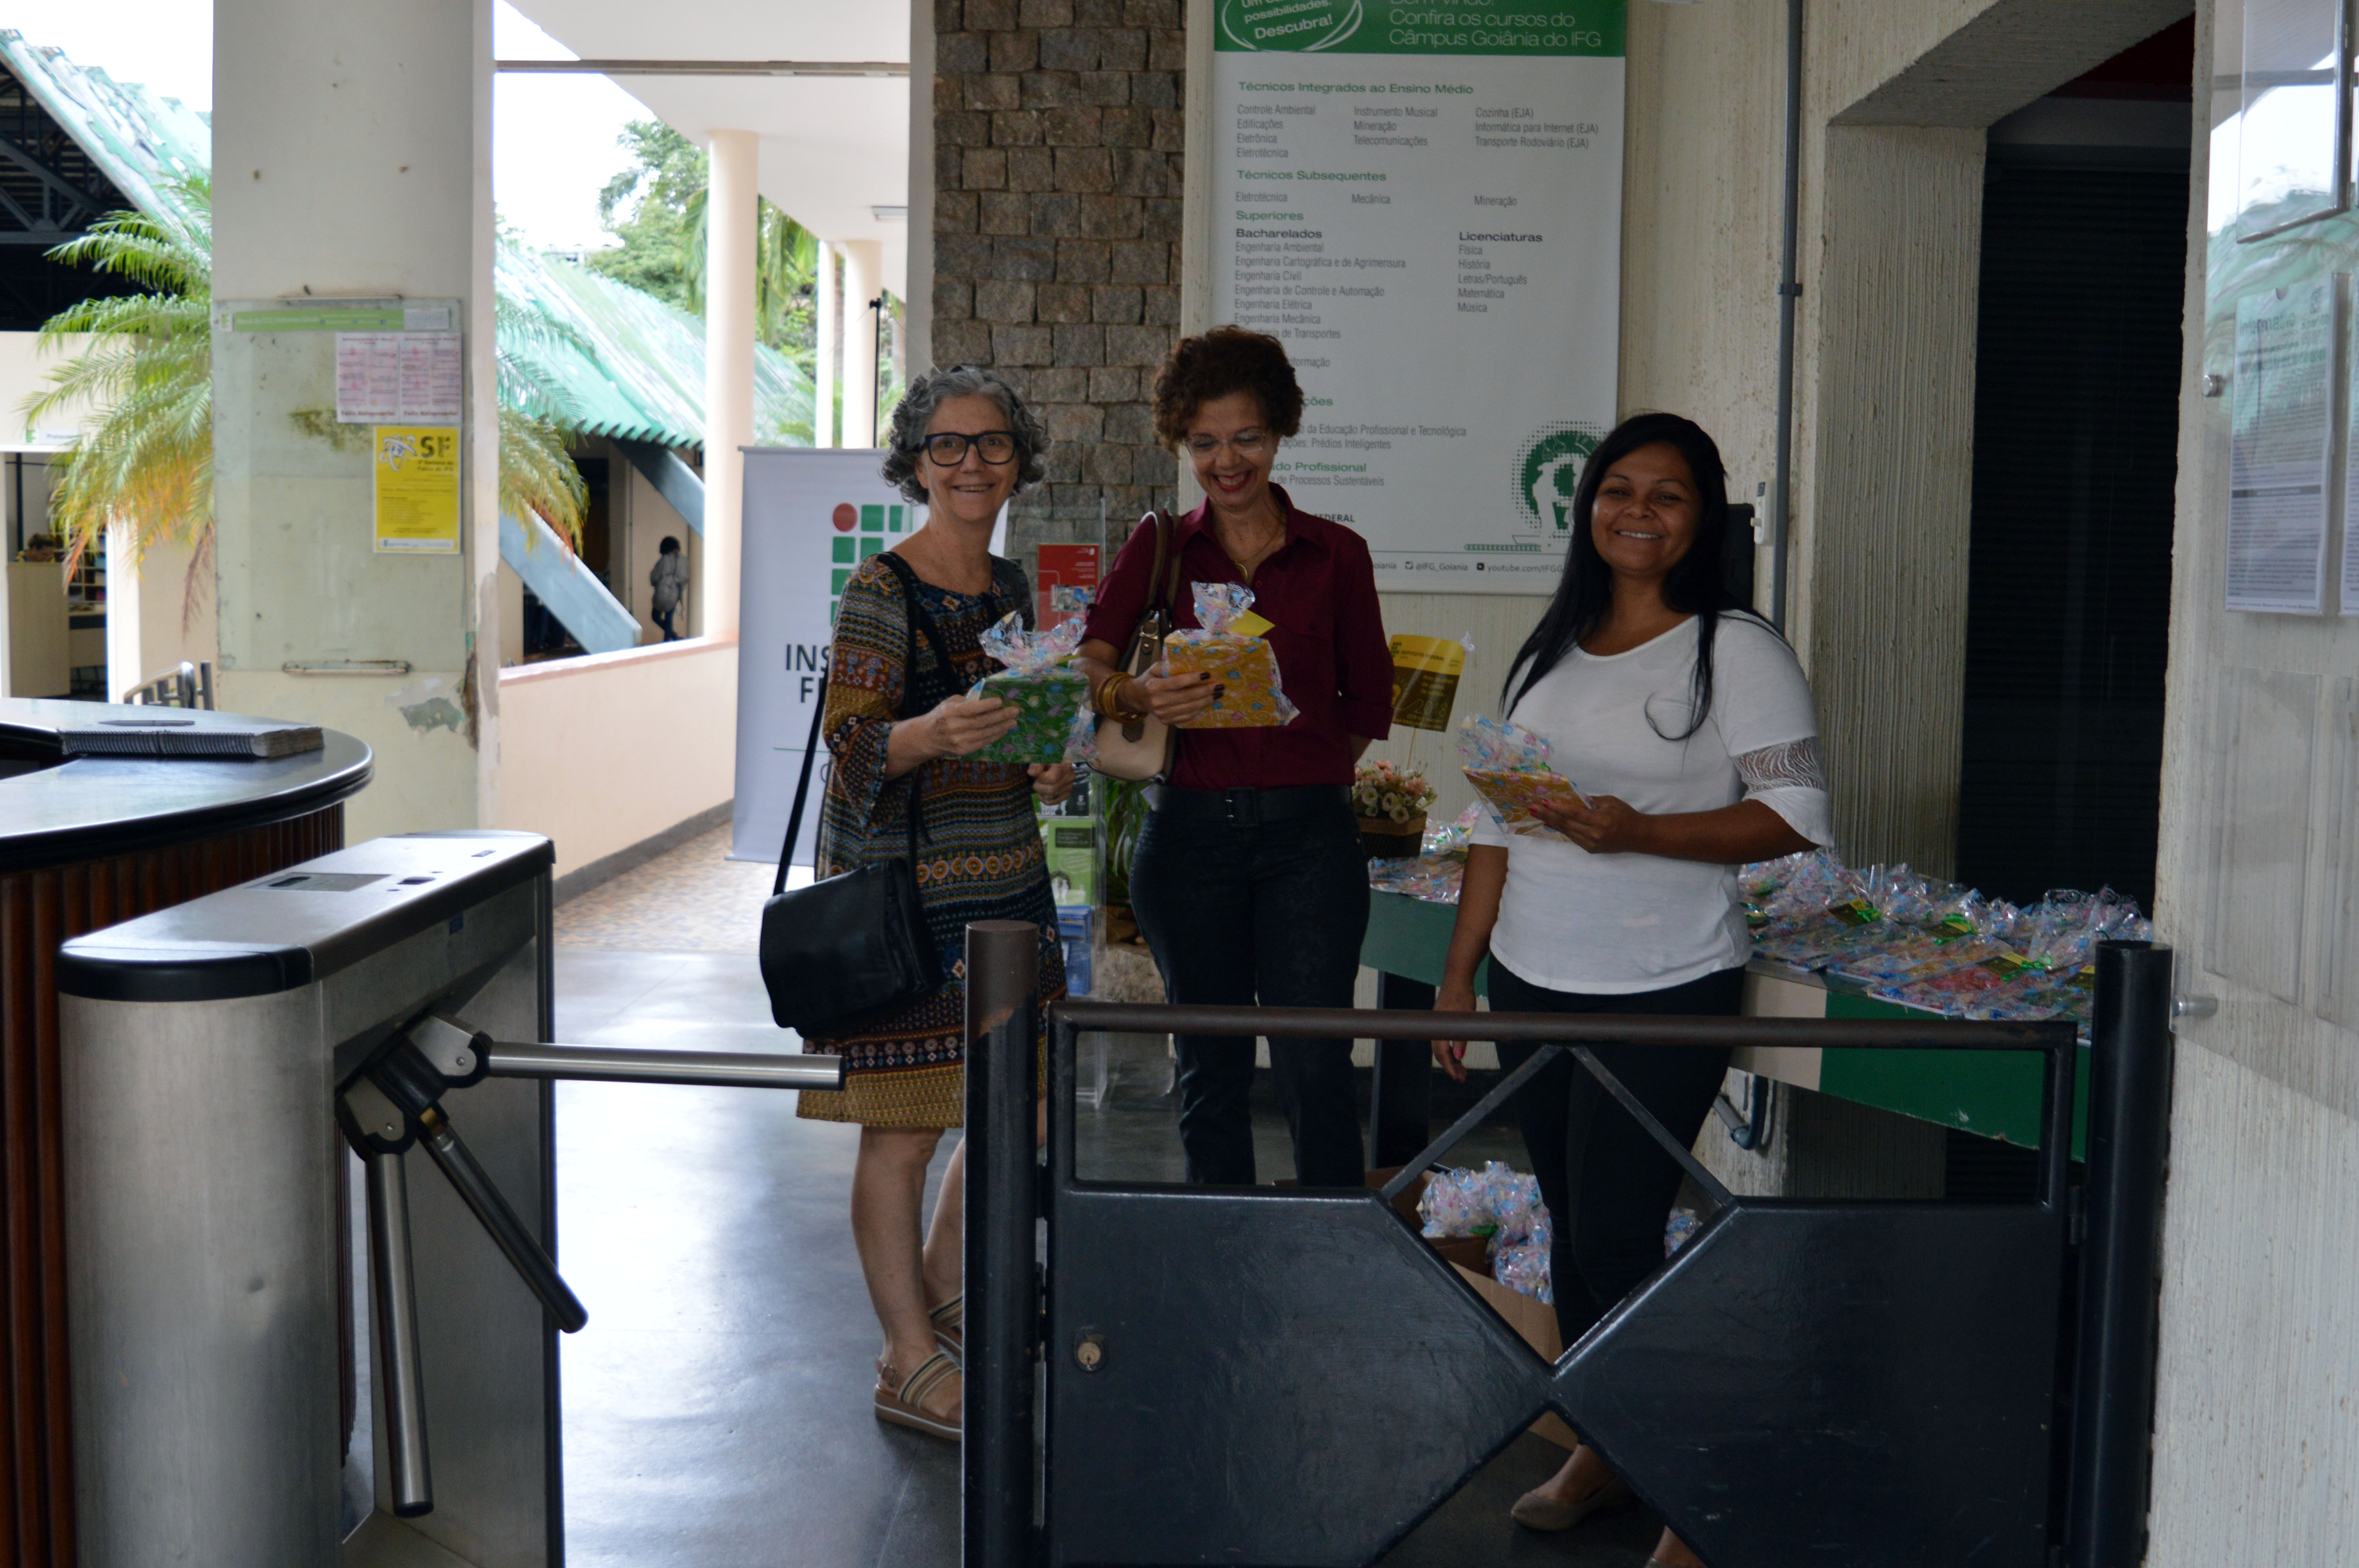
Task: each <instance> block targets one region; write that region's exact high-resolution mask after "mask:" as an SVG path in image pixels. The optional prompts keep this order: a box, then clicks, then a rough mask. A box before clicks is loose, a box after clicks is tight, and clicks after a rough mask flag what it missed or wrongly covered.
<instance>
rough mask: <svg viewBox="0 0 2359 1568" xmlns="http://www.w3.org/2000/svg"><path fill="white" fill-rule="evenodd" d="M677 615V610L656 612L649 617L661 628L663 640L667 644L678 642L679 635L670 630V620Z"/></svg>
mask: <svg viewBox="0 0 2359 1568" xmlns="http://www.w3.org/2000/svg"><path fill="white" fill-rule="evenodd" d="M678 613H679V611H677V610H658V611H654V612H653V613H652V614H651V616H650V619H651V620H653V621H654V622H655V623H656V624H657V625H658V626H660V627H662V628H663V640H664V641H665V642H667V643H677V642H679V633H677V632H675V631H673V630H672V629H671V618H672V617H673V616H674V615H677V614H678Z"/></svg>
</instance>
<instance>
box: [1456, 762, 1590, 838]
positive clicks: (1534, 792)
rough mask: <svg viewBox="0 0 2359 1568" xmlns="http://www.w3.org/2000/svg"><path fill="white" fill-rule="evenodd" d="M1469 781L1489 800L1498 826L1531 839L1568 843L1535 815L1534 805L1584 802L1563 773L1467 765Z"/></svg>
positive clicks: (1576, 804)
mask: <svg viewBox="0 0 2359 1568" xmlns="http://www.w3.org/2000/svg"><path fill="white" fill-rule="evenodd" d="M1465 773H1466V782H1467V783H1468V784H1473V786H1474V793H1475V794H1477V795H1481V796H1482V797H1483V798H1484V800H1485V801H1487V802H1489V803H1490V806H1491V811H1492V815H1494V816H1496V817H1498V819H1499V826H1500V827H1504V828H1506V830H1507V831H1508V832H1510V833H1516V834H1520V835H1522V836H1524V837H1526V838H1554V839H1556V840H1557V841H1558V842H1560V843H1564V842H1569V840H1567V839H1566V838H1565V836H1564V835H1563V834H1561V833H1560V832H1558V831H1557V830H1556V829H1555V828H1553V827H1549V825H1548V824H1547V823H1545V822H1542V821H1541V820H1540V819H1539V818H1538V817H1537V816H1533V815H1532V807H1533V806H1534V805H1536V804H1537V803H1538V802H1540V801H1548V802H1550V803H1552V804H1554V805H1557V806H1578V805H1581V804H1582V799H1581V792H1580V791H1578V790H1576V789H1574V788H1573V787H1572V781H1571V779H1569V778H1567V777H1565V776H1564V775H1563V774H1562V773H1549V772H1545V771H1542V772H1537V773H1534V772H1527V771H1524V770H1520V769H1510V768H1468V769H1466V770H1465Z"/></svg>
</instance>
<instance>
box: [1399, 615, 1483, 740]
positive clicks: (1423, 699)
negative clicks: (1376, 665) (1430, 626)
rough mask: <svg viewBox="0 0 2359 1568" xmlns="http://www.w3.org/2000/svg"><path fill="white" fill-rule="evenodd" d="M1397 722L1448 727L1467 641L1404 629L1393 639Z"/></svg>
mask: <svg viewBox="0 0 2359 1568" xmlns="http://www.w3.org/2000/svg"><path fill="white" fill-rule="evenodd" d="M1392 651H1393V722H1394V723H1396V724H1401V725H1406V726H1408V728H1409V729H1411V730H1447V729H1449V728H1450V709H1451V706H1452V705H1453V704H1454V703H1456V702H1457V700H1458V677H1459V676H1461V675H1462V674H1463V673H1464V671H1465V669H1466V644H1465V643H1450V642H1444V641H1443V640H1442V639H1441V638H1440V637H1416V636H1411V635H1409V634H1408V633H1402V634H1400V635H1399V636H1397V637H1395V638H1394V639H1393V641H1392Z"/></svg>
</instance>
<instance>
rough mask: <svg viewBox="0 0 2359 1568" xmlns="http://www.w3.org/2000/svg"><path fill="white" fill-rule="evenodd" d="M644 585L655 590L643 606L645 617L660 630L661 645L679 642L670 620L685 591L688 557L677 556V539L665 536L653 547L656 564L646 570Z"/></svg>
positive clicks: (686, 586) (678, 552)
mask: <svg viewBox="0 0 2359 1568" xmlns="http://www.w3.org/2000/svg"><path fill="white" fill-rule="evenodd" d="M647 586H648V587H649V588H652V589H655V590H656V591H655V597H654V598H653V599H652V600H649V601H648V603H647V614H648V617H649V618H650V619H651V620H653V621H654V622H655V623H656V624H657V625H658V626H660V627H662V628H663V640H664V641H665V642H667V643H677V642H679V633H678V632H677V631H675V630H673V628H672V623H671V618H672V616H673V614H674V613H675V612H676V611H678V610H679V600H680V596H681V595H682V594H685V593H686V592H687V591H688V557H686V556H684V555H682V554H680V549H679V539H677V538H676V537H674V536H673V535H669V534H666V535H664V536H663V543H662V544H660V545H658V546H656V564H655V565H654V566H652V567H649V568H647Z"/></svg>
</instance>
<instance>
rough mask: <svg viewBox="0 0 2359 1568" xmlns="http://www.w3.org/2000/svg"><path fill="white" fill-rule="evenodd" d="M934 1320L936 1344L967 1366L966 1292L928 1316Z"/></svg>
mask: <svg viewBox="0 0 2359 1568" xmlns="http://www.w3.org/2000/svg"><path fill="white" fill-rule="evenodd" d="M926 1315H927V1316H928V1317H930V1318H932V1319H933V1320H934V1343H935V1344H937V1345H939V1346H941V1347H942V1349H943V1351H944V1352H945V1353H947V1354H948V1355H950V1356H951V1357H953V1358H955V1359H956V1360H957V1362H958V1364H959V1365H960V1366H962V1367H963V1366H965V1365H966V1292H964V1291H961V1292H959V1293H958V1294H956V1295H954V1296H952V1297H951V1299H950V1300H948V1301H946V1302H944V1303H942V1304H941V1305H940V1306H938V1307H936V1308H935V1309H934V1310H933V1311H931V1312H929V1313H928V1314H926Z"/></svg>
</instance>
